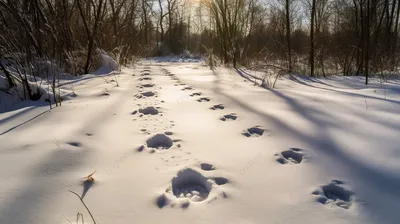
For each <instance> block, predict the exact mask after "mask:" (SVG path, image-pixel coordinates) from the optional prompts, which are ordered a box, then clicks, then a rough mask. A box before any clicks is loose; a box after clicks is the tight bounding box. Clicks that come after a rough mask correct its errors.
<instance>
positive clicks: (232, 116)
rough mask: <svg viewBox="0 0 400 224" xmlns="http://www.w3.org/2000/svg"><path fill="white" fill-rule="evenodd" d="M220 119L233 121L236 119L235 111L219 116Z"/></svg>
mask: <svg viewBox="0 0 400 224" xmlns="http://www.w3.org/2000/svg"><path fill="white" fill-rule="evenodd" d="M219 119H220V120H221V121H234V120H236V119H237V115H236V114H235V113H230V114H225V115H223V116H222V117H220V118H219Z"/></svg>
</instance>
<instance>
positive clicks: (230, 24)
mask: <svg viewBox="0 0 400 224" xmlns="http://www.w3.org/2000/svg"><path fill="white" fill-rule="evenodd" d="M399 26H400V2H399V1H397V0H267V1H262V0H157V1H156V0H0V58H2V60H3V61H5V62H6V61H8V62H9V63H14V64H18V65H20V66H19V69H20V71H19V73H22V76H21V77H23V74H25V73H28V74H31V75H32V74H34V73H35V72H38V71H40V70H41V68H40V67H41V66H42V67H43V65H41V64H43V61H51V62H52V63H54V64H56V65H57V67H58V69H60V70H62V71H64V72H68V73H69V74H73V75H79V74H86V73H89V72H90V71H92V70H93V68H95V67H96V57H97V55H98V49H102V50H105V51H106V52H108V53H110V54H111V55H112V56H113V57H114V58H115V59H116V60H117V61H118V63H120V64H123V65H126V64H127V63H130V62H131V61H132V60H133V59H134V58H140V57H150V56H162V55H171V54H174V55H179V54H182V53H184V52H190V54H192V55H197V56H199V57H204V56H206V57H209V58H212V60H213V61H215V62H214V63H219V64H224V65H232V66H234V67H238V66H269V67H272V68H275V69H279V70H281V71H284V72H286V73H293V74H303V75H309V76H327V75H331V74H340V75H345V76H347V75H357V76H360V75H362V76H365V77H366V80H365V82H366V84H367V83H368V77H369V76H375V75H385V74H392V73H398V65H399V60H400V47H399V45H400V44H399ZM0 65H1V70H2V72H3V73H4V74H6V75H7V77H8V80H9V84H10V85H11V86H13V85H14V82H15V81H14V79H13V78H12V77H11V76H12V75H13V74H12V73H11V72H10V71H7V70H8V69H7V68H6V67H7V66H5V63H0ZM27 65H30V66H27ZM21 80H23V78H22V79H21Z"/></svg>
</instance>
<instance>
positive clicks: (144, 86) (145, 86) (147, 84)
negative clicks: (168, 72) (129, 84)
mask: <svg viewBox="0 0 400 224" xmlns="http://www.w3.org/2000/svg"><path fill="white" fill-rule="evenodd" d="M154 86H155V85H154V84H151V83H146V84H142V85H140V86H138V87H139V88H151V87H154Z"/></svg>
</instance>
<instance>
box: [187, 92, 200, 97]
mask: <svg viewBox="0 0 400 224" xmlns="http://www.w3.org/2000/svg"><path fill="white" fill-rule="evenodd" d="M201 94H203V93H202V92H196V93H192V94H190V96H191V97H193V96H201Z"/></svg>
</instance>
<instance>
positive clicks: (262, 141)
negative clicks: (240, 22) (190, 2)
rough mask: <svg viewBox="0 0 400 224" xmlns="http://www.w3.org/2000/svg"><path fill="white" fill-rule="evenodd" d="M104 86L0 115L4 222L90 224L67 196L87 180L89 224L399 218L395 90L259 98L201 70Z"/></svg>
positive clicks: (150, 74)
mask: <svg viewBox="0 0 400 224" xmlns="http://www.w3.org/2000/svg"><path fill="white" fill-rule="evenodd" d="M132 74H133V75H132ZM107 79H108V80H107ZM107 79H106V80H105V79H103V78H94V79H88V80H84V81H80V82H78V83H76V85H75V91H76V92H77V95H78V96H77V97H76V98H73V99H71V100H68V101H65V102H64V104H63V106H62V107H59V108H56V109H54V110H51V111H49V112H46V113H44V114H43V115H41V116H39V117H37V118H35V119H33V120H32V121H30V122H27V123H25V124H23V125H21V126H19V124H22V123H24V122H25V121H27V120H29V119H30V118H33V117H35V116H36V115H37V114H39V113H41V112H42V111H46V110H47V108H46V107H45V106H44V107H39V108H37V107H34V108H32V109H26V108H25V109H21V110H16V111H12V112H9V113H5V114H0V124H1V125H0V133H3V134H1V135H0V143H1V145H0V153H1V156H0V168H1V169H0V178H1V180H2V188H0V223H38V224H39V223H40V224H43V223H46V224H47V223H49V224H50V223H63V224H64V223H68V221H67V219H68V220H71V222H72V221H74V220H76V212H78V211H79V212H82V213H83V214H84V215H85V222H86V223H90V222H89V215H88V214H87V213H86V212H85V210H84V208H83V206H82V205H81V204H80V202H79V201H78V199H77V198H76V197H75V196H74V195H72V194H71V193H69V192H68V190H69V189H70V190H73V191H76V192H78V193H82V190H83V186H82V181H83V180H84V177H85V176H86V175H88V174H90V173H92V172H93V171H96V173H95V174H94V178H95V184H94V185H93V186H92V187H91V188H90V189H89V190H88V191H87V192H86V194H85V197H84V201H85V202H86V203H87V205H88V206H89V207H90V209H91V211H92V213H93V214H94V216H95V218H96V220H97V222H98V223H160V222H164V223H176V224H178V223H225V222H226V223H304V224H306V223H307V224H308V223H315V224H320V223H335V224H336V223H363V224H364V223H393V224H394V223H399V222H400V214H399V213H398V212H397V211H398V209H399V208H400V190H399V189H400V175H399V173H400V149H399V147H398V143H399V136H400V135H399V130H400V115H399V113H398V112H399V111H400V91H398V90H399V85H398V84H396V83H394V84H388V85H387V86H386V88H387V90H388V91H386V92H385V97H386V99H385V98H384V96H383V95H382V89H379V88H378V87H376V88H371V87H370V88H364V89H354V88H350V87H348V88H341V87H337V86H335V84H339V83H340V84H343V83H346V82H345V81H343V82H341V81H340V80H339V81H337V82H335V81H332V82H331V83H329V85H328V84H325V83H315V82H312V85H313V87H310V86H309V85H304V84H298V83H295V82H293V81H290V80H280V81H279V82H278V89H277V90H266V89H262V88H259V87H254V86H253V84H252V83H250V82H248V81H247V82H245V81H244V79H243V78H242V77H241V76H239V75H238V74H236V73H234V72H233V71H231V70H227V69H218V70H217V71H215V72H213V71H211V70H209V69H208V68H207V67H203V66H202V65H201V64H199V63H190V64H189V63H188V64H178V63H176V64H171V65H168V64H164V65H163V66H160V64H153V65H150V64H149V65H143V66H140V67H138V68H136V69H129V68H125V69H124V70H123V71H122V74H121V75H119V76H118V77H117V79H118V83H119V87H115V86H116V82H112V81H111V79H114V78H113V77H108V78H107ZM105 81H106V82H105ZM104 93H106V94H104ZM16 126H18V127H16ZM14 127H16V128H14ZM73 223H74V222H73Z"/></svg>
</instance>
